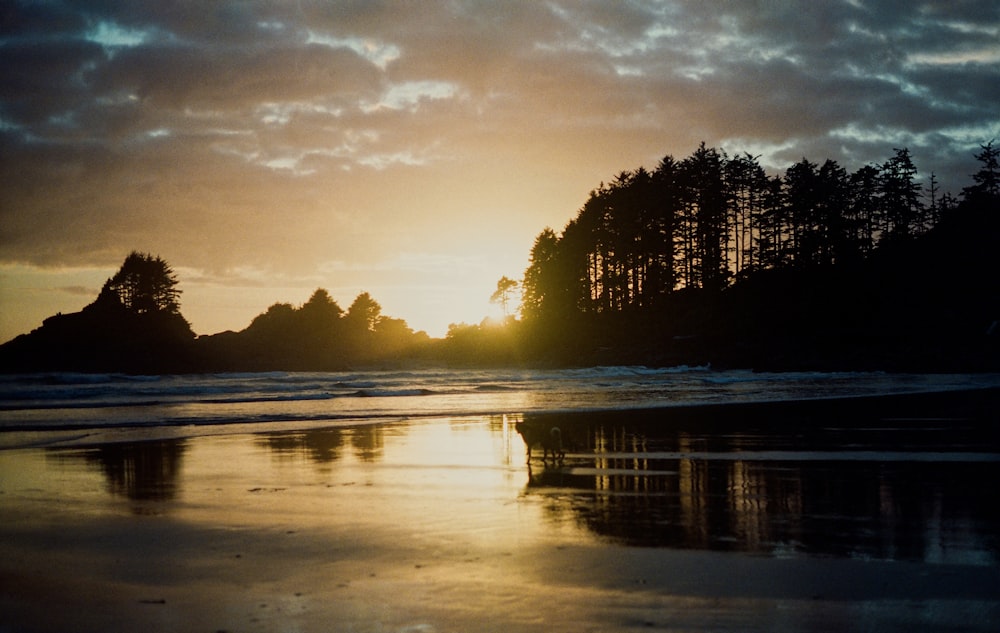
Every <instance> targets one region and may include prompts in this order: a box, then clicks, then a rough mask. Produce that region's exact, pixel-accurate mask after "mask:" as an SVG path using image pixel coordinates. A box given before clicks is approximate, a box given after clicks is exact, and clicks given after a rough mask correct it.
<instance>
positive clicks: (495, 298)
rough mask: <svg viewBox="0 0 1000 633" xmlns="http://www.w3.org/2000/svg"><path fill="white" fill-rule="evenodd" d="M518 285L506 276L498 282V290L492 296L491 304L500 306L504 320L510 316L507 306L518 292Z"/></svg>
mask: <svg viewBox="0 0 1000 633" xmlns="http://www.w3.org/2000/svg"><path fill="white" fill-rule="evenodd" d="M518 285H519V284H518V283H517V282H516V281H514V280H513V279H511V278H510V277H507V276H506V275H504V276H503V277H501V278H500V280H499V281H497V289H496V290H495V291H494V292H493V294H492V295H490V303H497V304H499V305H500V309H501V310H503V317H504V319H506V318H507V316H508V315H509V312H508V311H507V305H508V304H509V303H510V299H511V295H512V294H514V293H515V292H516V291H517V288H518Z"/></svg>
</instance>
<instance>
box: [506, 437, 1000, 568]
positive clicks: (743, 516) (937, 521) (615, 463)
mask: <svg viewBox="0 0 1000 633" xmlns="http://www.w3.org/2000/svg"><path fill="white" fill-rule="evenodd" d="M546 423H549V424H551V423H553V422H552V421H551V420H547V421H546ZM560 424H561V425H562V426H563V430H564V432H565V431H567V429H568V430H569V431H570V432H571V433H572V434H573V439H574V441H575V443H576V447H575V450H574V451H573V453H572V454H571V455H570V456H569V457H568V458H567V462H566V467H565V468H545V469H539V468H538V465H537V464H535V465H533V467H531V468H529V481H528V486H527V489H526V492H527V493H528V494H536V495H537V494H549V493H547V491H546V488H550V489H553V492H552V493H551V494H550V495H549V496H550V498H551V499H553V500H555V501H556V502H557V503H556V505H558V506H559V507H558V508H553V510H552V512H554V513H555V514H554V515H553V516H554V518H556V517H558V518H561V517H563V516H564V513H565V511H566V509H567V507H568V508H571V510H572V512H573V514H574V515H575V516H576V518H577V520H578V522H579V523H580V524H581V525H583V526H585V527H586V528H587V529H589V530H591V531H593V532H594V533H596V534H598V535H600V536H603V537H606V538H609V539H611V540H614V541H616V542H620V543H623V544H627V545H634V546H648V547H672V548H689V549H708V550H721V551H743V552H750V553H762V554H770V555H782V554H786V553H787V554H795V553H808V554H810V555H821V556H823V555H825V556H836V557H861V558H875V559H883V560H919V561H933V562H947V561H959V560H961V561H963V562H970V561H972V562H977V563H980V564H984V563H985V564H995V563H996V562H997V561H1000V511H998V510H997V508H996V507H995V504H994V503H992V500H991V498H990V495H989V494H987V493H985V492H984V491H985V490H988V489H989V488H990V487H991V486H992V482H993V481H994V480H995V479H996V478H997V476H998V475H1000V462H998V461H996V460H993V459H989V458H988V457H987V458H982V457H981V456H977V454H970V457H969V459H968V460H966V459H962V458H955V457H954V456H952V457H950V458H948V459H936V458H934V457H933V455H934V453H933V452H932V451H931V449H930V448H929V446H930V443H929V444H928V446H925V447H923V448H922V449H921V450H918V451H916V452H909V451H910V449H912V448H913V446H912V445H911V446H907V447H905V449H906V450H907V453H905V455H902V456H901V455H899V454H898V453H894V452H893V451H889V450H884V449H883V450H882V451H879V452H870V454H868V456H867V457H866V456H865V455H861V456H858V455H857V453H852V454H853V455H854V457H852V458H850V459H844V458H841V457H838V452H840V453H843V451H849V450H852V449H853V448H856V447H857V446H858V445H859V444H863V443H864V442H874V443H877V444H879V445H884V444H888V443H890V438H887V437H884V436H880V437H878V438H872V437H871V435H872V434H871V431H870V429H866V430H862V429H856V430H855V431H845V430H843V429H840V430H839V431H838V433H839V434H840V436H839V440H838V443H836V444H830V443H829V441H828V440H829V438H825V439H821V438H817V437H808V436H807V435H808V434H803V433H796V432H794V430H793V429H781V430H777V429H775V428H771V429H769V430H767V431H766V432H765V431H753V432H739V433H736V432H729V431H725V430H721V431H720V429H719V428H718V427H716V428H715V429H714V431H713V432H712V433H711V434H706V433H696V432H694V431H692V430H691V429H690V428H684V429H678V428H669V429H667V430H664V429H663V428H660V429H659V430H657V429H656V428H655V426H651V425H648V424H643V423H641V422H640V423H636V424H630V423H629V422H627V421H623V422H620V423H609V421H608V420H606V419H605V420H601V421H600V422H598V423H589V424H581V423H580V421H579V419H565V420H562V421H560ZM910 431H912V429H910ZM862 436H864V437H865V438H866V439H863V438H862ZM821 444H822V447H821V446H820V445H821ZM772 445H773V446H780V447H781V451H780V452H777V451H763V450H761V448H760V447H762V446H772ZM746 446H753V447H755V449H756V450H752V451H747V450H746V449H745V448H742V447H746ZM985 450H989V448H986V449H985ZM820 451H825V452H820ZM979 455H981V454H979ZM744 456H745V458H743V457H744ZM554 489H558V493H556V492H555V490H554ZM567 490H569V491H574V492H573V494H567ZM549 505H552V504H549Z"/></svg>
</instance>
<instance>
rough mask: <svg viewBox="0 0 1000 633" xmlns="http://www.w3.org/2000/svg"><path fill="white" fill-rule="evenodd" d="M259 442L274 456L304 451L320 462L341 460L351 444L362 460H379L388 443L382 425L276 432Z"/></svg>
mask: <svg viewBox="0 0 1000 633" xmlns="http://www.w3.org/2000/svg"><path fill="white" fill-rule="evenodd" d="M257 441H258V444H260V445H261V446H264V447H266V448H268V449H269V450H271V451H272V452H273V453H274V454H275V455H278V456H283V455H295V454H300V453H304V454H305V455H306V456H307V457H308V458H309V459H310V460H312V461H314V462H316V463H320V464H323V463H330V462H333V461H336V460H337V459H340V457H341V451H342V450H343V448H344V446H345V445H348V444H349V445H350V447H351V448H352V449H354V455H355V456H356V457H357V458H358V459H359V460H361V461H363V462H372V461H376V460H377V459H378V458H379V457H381V455H382V450H383V449H384V445H385V439H384V437H383V430H382V427H381V426H379V425H368V426H357V427H350V428H326V429H311V430H307V431H275V432H269V433H261V434H260V435H258V440H257Z"/></svg>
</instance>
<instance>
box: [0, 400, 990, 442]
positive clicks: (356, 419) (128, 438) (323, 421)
mask: <svg viewBox="0 0 1000 633" xmlns="http://www.w3.org/2000/svg"><path fill="white" fill-rule="evenodd" d="M152 406H157V405H155V404H154V405H152ZM621 415H628V416H630V418H631V420H632V422H633V423H635V424H643V423H648V424H656V425H658V426H660V425H667V426H669V425H678V424H680V425H685V424H709V425H711V426H713V427H718V428H722V427H730V428H736V427H739V426H740V425H741V424H744V423H747V421H752V422H753V424H754V425H755V426H760V425H761V424H762V423H763V424H772V425H781V424H784V423H786V422H788V421H789V420H794V421H795V422H796V423H799V422H802V421H808V422H809V423H820V422H822V421H825V420H831V419H838V420H840V421H841V422H842V423H848V424H849V423H862V421H863V420H864V421H867V420H870V419H873V418H877V417H879V416H887V415H891V416H892V417H893V418H896V419H899V418H903V417H906V416H911V417H913V418H914V419H923V420H930V419H933V418H935V416H937V417H938V418H939V419H940V420H978V421H981V422H985V421H989V420H993V421H1000V387H990V386H985V387H983V386H979V387H960V386H951V387H944V388H933V389H928V390H912V391H903V392H897V393H882V394H868V395H831V396H818V397H812V398H797V399H768V400H748V401H743V402H721V403H720V402H682V403H675V404H655V405H650V406H634V407H630V406H628V405H615V406H607V407H591V408H576V409H548V410H546V409H542V410H531V409H521V410H514V409H510V410H500V409H498V410H487V411H476V410H470V411H455V412H440V411H434V412H427V413H419V412H418V413H409V414H401V413H400V414H392V415H384V414H372V415H370V416H358V415H352V414H347V413H345V414H337V415H333V416H328V417H321V418H308V419H302V418H297V417H289V418H288V419H275V420H267V421H260V422H247V421H245V420H238V421H229V420H225V421H207V422H202V423H197V424H194V423H191V422H190V421H188V420H183V421H166V422H163V421H157V422H155V423H148V422H135V423H117V424H105V425H97V426H95V425H93V424H72V425H60V426H58V427H51V426H46V425H42V424H36V425H30V424H22V425H12V426H8V427H6V428H4V429H2V430H0V452H2V451H4V450H16V449H21V448H46V447H50V446H51V447H56V446H74V445H81V446H82V445H90V444H95V443H107V442H133V441H142V440H157V439H170V438H180V437H185V438H187V437H200V436H214V435H230V434H244V433H257V432H272V431H283V430H289V431H291V430H309V429H323V428H352V427H357V426H377V425H382V424H396V423H403V424H410V423H419V422H421V421H433V420H435V419H441V418H484V417H496V416H511V417H512V418H513V417H517V418H524V419H525V420H531V421H537V422H538V423H543V424H544V423H548V422H549V421H558V423H560V424H573V425H576V424H581V423H584V424H593V423H599V422H600V421H601V420H602V419H606V418H607V419H610V418H615V417H618V416H621ZM844 416H848V419H849V420H850V422H847V421H845V420H844ZM762 421H764V422H762ZM553 423H555V422H553Z"/></svg>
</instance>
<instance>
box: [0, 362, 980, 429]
mask: <svg viewBox="0 0 1000 633" xmlns="http://www.w3.org/2000/svg"><path fill="white" fill-rule="evenodd" d="M998 386H1000V375H998V374H935V375H926V374H892V373H881V372H844V373H838V372H833V373H827V372H788V373H759V372H752V371H715V370H712V369H711V368H708V367H673V368H647V367H593V368H583V369H550V370H542V369H490V370H467V369H420V370H406V371H357V372H333V373H289V372H268V373H243V374H207V375H201V374H199V375H162V376H141V375H139V376H137V375H124V374H78V373H41V374H24V375H5V376H0V434H6V435H8V439H7V440H2V439H0V446H4V445H6V446H10V445H11V444H12V442H16V441H19V440H16V439H15V438H13V437H10V434H9V433H5V432H21V433H24V432H27V433H31V434H32V435H31V441H32V442H44V441H45V439H46V434H51V438H53V439H57V438H61V437H63V436H64V435H65V433H66V432H68V431H73V432H76V431H81V430H87V431H90V432H95V433H96V432H100V431H107V430H110V429H119V430H122V429H130V430H131V433H132V435H134V436H136V437H142V435H143V433H145V434H147V435H148V434H150V432H152V431H154V430H156V429H164V428H173V429H177V428H183V429H184V432H185V433H186V434H188V435H200V434H206V433H216V432H219V429H218V428H214V427H224V426H231V425H239V426H240V427H244V428H247V429H248V430H254V429H256V430H280V429H282V428H293V427H297V426H338V425H359V424H377V423H380V422H385V421H392V420H402V419H408V420H414V419H420V418H435V417H442V416H484V415H503V414H507V415H522V414H546V413H570V412H593V411H616V410H618V411H625V410H646V409H658V408H670V407H678V406H684V407H688V406H697V405H725V404H733V405H739V404H748V403H758V402H781V401H792V400H796V401H797V400H811V399H826V398H849V397H864V396H879V395H891V394H908V393H921V392H934V391H949V390H957V389H970V388H986V387H998Z"/></svg>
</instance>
